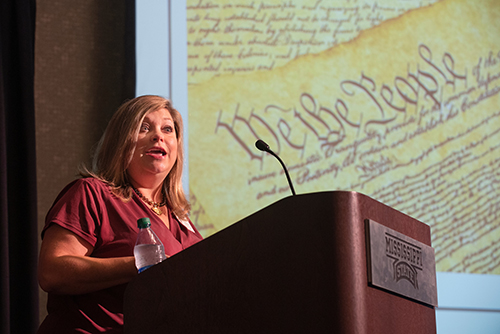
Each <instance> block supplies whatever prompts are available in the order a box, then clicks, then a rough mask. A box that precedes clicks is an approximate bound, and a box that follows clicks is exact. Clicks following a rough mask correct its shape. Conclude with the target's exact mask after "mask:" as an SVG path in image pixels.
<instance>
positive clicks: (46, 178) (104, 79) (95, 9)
mask: <svg viewBox="0 0 500 334" xmlns="http://www.w3.org/2000/svg"><path fill="white" fill-rule="evenodd" d="M133 4H134V1H130V0H127V1H123V0H106V1H99V0H72V1H62V0H51V1H37V16H36V37H35V115H36V143H37V144H36V151H37V186H38V225H39V230H41V228H42V227H43V224H44V218H45V214H46V213H47V210H48V209H49V208H50V206H51V205H52V202H53V200H54V199H55V197H56V196H57V194H58V193H59V191H61V190H62V188H63V187H64V186H65V185H66V184H67V183H69V182H70V181H72V180H73V179H75V177H76V176H77V168H78V165H79V164H80V163H82V162H88V161H89V159H90V156H91V152H92V148H93V147H94V145H95V143H96V142H97V141H98V140H99V138H100V136H101V134H102V132H103V130H104V128H105V127H106V124H107V121H108V120H109V118H110V117H111V114H112V113H113V112H114V111H115V110H116V109H117V108H118V106H119V105H120V104H121V103H122V102H123V101H125V100H126V99H129V98H132V97H134V91H135V59H134V54H135V52H134V30H135V28H134V20H133V17H134V5H133ZM45 304H46V295H45V293H43V292H41V294H40V320H43V318H44V317H45V314H46V310H45Z"/></svg>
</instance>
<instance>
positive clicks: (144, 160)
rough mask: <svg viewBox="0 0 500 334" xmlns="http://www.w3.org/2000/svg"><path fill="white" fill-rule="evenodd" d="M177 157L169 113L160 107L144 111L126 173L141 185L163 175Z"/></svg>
mask: <svg viewBox="0 0 500 334" xmlns="http://www.w3.org/2000/svg"><path fill="white" fill-rule="evenodd" d="M176 160H177V134H176V133H175V126H174V120H173V119H172V116H171V115H170V112H169V111H168V110H167V109H165V108H161V109H158V110H156V111H152V112H150V113H148V114H146V116H145V118H144V121H143V122H142V124H141V127H140V129H139V136H138V138H137V143H136V146H135V151H134V155H133V156H132V160H131V162H130V165H129V167H128V169H127V171H128V174H129V176H130V177H131V178H132V179H133V180H134V181H135V182H136V183H138V184H137V186H141V185H143V184H142V183H143V182H142V181H143V180H144V181H146V180H147V179H146V178H149V177H156V178H157V177H160V178H161V179H162V180H163V179H164V178H165V177H167V175H168V173H169V172H170V170H171V169H172V167H173V165H174V164H175V161H176Z"/></svg>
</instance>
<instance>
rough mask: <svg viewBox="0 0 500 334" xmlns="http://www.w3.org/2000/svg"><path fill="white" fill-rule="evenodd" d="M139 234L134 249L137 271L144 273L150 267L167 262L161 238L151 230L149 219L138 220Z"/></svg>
mask: <svg viewBox="0 0 500 334" xmlns="http://www.w3.org/2000/svg"><path fill="white" fill-rule="evenodd" d="M137 227H139V234H138V235H137V241H136V243H135V247H134V257H135V266H136V267H137V270H138V271H139V273H140V272H143V271H144V270H146V269H148V268H149V267H152V266H154V265H155V264H157V263H160V262H161V261H163V260H165V259H166V258H167V257H166V256H165V249H164V248H163V243H162V242H161V240H160V238H158V236H157V235H156V234H155V232H153V230H152V229H151V221H150V220H149V218H141V219H138V220H137Z"/></svg>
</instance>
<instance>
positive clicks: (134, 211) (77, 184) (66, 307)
mask: <svg viewBox="0 0 500 334" xmlns="http://www.w3.org/2000/svg"><path fill="white" fill-rule="evenodd" d="M168 215H169V219H170V229H168V228H167V227H166V225H165V224H164V223H163V221H162V220H161V219H160V218H159V217H158V216H157V215H156V214H154V213H153V211H151V210H150V209H149V207H148V206H146V204H145V203H144V202H143V201H142V200H141V199H140V198H139V197H138V196H137V195H136V194H134V195H133V197H132V199H131V200H130V201H128V202H124V201H123V200H122V199H120V198H119V197H117V196H116V195H114V194H113V193H112V192H111V190H110V188H109V187H108V186H107V185H106V184H105V183H104V182H102V181H99V180H97V179H94V178H83V179H78V180H76V181H73V182H72V183H70V184H69V185H68V186H66V188H64V189H63V191H62V192H61V193H60V194H59V196H58V197H57V198H56V200H55V202H54V204H53V206H52V208H51V209H50V210H49V213H48V214H47V217H46V220H45V227H44V229H43V231H42V239H43V235H44V233H45V231H46V230H47V228H49V227H50V226H51V225H52V224H57V225H59V226H61V227H63V228H66V229H68V230H69V231H71V232H73V233H75V234H76V235H78V236H79V237H81V238H83V239H84V240H85V241H87V242H89V243H90V244H91V245H92V246H93V247H94V251H93V252H92V254H91V256H93V257H98V258H108V257H121V256H132V255H134V245H135V241H136V238H137V232H138V228H137V219H139V218H143V217H149V218H150V220H151V227H152V229H153V230H154V231H155V233H156V235H158V237H159V238H160V239H161V241H162V242H163V245H164V247H165V253H166V254H167V256H172V255H174V254H175V253H178V252H180V251H181V250H183V249H185V248H187V247H189V246H191V245H193V244H195V243H197V242H198V241H200V240H201V239H202V236H201V235H200V233H199V232H198V231H197V230H196V227H195V226H194V225H193V224H192V222H191V221H179V219H177V217H175V215H173V214H172V213H171V211H170V210H168ZM125 288H126V284H123V285H118V286H115V287H111V288H108V289H104V290H100V291H96V292H92V293H87V294H83V295H57V294H51V293H49V295H48V302H47V311H48V315H47V317H46V318H45V320H44V321H43V323H42V324H41V325H40V328H39V329H38V333H39V334H43V333H51V334H54V333H102V332H105V333H121V332H122V328H123V295H124V292H125Z"/></svg>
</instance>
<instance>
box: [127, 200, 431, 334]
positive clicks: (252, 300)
mask: <svg viewBox="0 0 500 334" xmlns="http://www.w3.org/2000/svg"><path fill="white" fill-rule="evenodd" d="M367 219H370V220H374V221H377V222H378V223H379V224H381V225H384V226H387V227H388V228H390V229H393V230H395V231H397V232H399V233H402V234H404V235H406V236H408V237H410V238H413V239H415V240H417V241H419V242H421V243H423V244H426V245H429V246H430V245H431V236H430V228H429V226H427V225H425V224H423V223H421V222H419V221H417V220H415V219H413V218H411V217H409V216H407V215H405V214H403V213H401V212H399V211H397V210H394V209H392V208H390V207H388V206H386V205H384V204H382V203H380V202H377V201H375V200H374V199H371V198H370V197H368V196H365V195H363V194H360V193H356V192H347V191H333V192H322V193H311V194H304V195H297V196H291V197H287V198H285V199H282V200H280V201H278V202H276V203H274V204H272V205H270V206H268V207H266V208H264V209H262V210H260V211H258V212H256V213H255V214H252V215H250V216H248V217H246V218H244V219H242V220H241V221H239V222H237V223H235V224H233V225H232V226H230V227H228V228H226V229H224V230H222V231H220V232H218V233H216V234H214V235H212V236H210V237H208V238H206V239H205V240H203V241H202V242H200V243H198V244H196V245H194V246H192V247H190V248H188V249H186V250H184V251H182V252H180V253H178V254H176V255H175V256H173V257H171V258H169V259H168V260H166V261H164V262H163V263H161V264H159V265H157V266H155V267H152V268H150V269H148V270H146V271H145V272H143V273H141V274H140V275H138V276H137V277H136V278H135V279H134V280H133V281H132V282H130V283H129V285H128V287H127V290H126V293H125V301H124V316H125V326H124V330H125V334H132V333H148V334H153V333H366V334H368V333H369V334H375V333H384V334H386V333H406V334H411V333H435V332H436V321H435V311H434V307H433V306H432V305H429V304H426V303H423V302H420V301H416V300H414V299H412V298H408V297H405V296H402V295H399V294H397V293H394V292H391V291H388V290H385V289H382V288H379V287H376V286H373V284H371V283H370V282H369V277H368V276H369V269H368V268H369V261H367V253H369V252H368V250H367V242H366V239H367V234H366V229H367V224H366V220H367ZM403 283H404V282H403Z"/></svg>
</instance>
